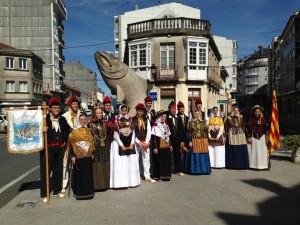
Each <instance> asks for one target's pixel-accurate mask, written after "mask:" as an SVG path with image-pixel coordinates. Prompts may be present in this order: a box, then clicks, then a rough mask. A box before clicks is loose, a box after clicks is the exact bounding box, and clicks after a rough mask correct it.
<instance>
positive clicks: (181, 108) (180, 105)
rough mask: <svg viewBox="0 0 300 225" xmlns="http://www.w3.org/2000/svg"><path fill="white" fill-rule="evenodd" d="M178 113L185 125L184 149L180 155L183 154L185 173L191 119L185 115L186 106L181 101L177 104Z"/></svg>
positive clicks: (182, 160)
mask: <svg viewBox="0 0 300 225" xmlns="http://www.w3.org/2000/svg"><path fill="white" fill-rule="evenodd" d="M177 112H178V113H177V116H178V117H179V118H181V121H182V125H183V137H184V147H182V148H180V153H181V162H182V171H185V154H186V152H187V151H188V146H189V142H188V139H187V135H188V124H189V117H188V116H186V115H185V114H184V104H183V103H182V102H181V101H179V102H178V103H177Z"/></svg>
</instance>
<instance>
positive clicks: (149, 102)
mask: <svg viewBox="0 0 300 225" xmlns="http://www.w3.org/2000/svg"><path fill="white" fill-rule="evenodd" d="M144 102H145V107H146V117H147V119H148V120H149V122H150V125H151V127H152V126H153V124H154V117H155V110H154V109H152V102H153V99H152V98H151V97H150V96H147V97H146V98H145V99H144ZM149 149H150V174H151V175H153V167H152V166H153V147H152V142H150V146H149Z"/></svg>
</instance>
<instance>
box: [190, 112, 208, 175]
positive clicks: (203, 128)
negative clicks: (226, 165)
mask: <svg viewBox="0 0 300 225" xmlns="http://www.w3.org/2000/svg"><path fill="white" fill-rule="evenodd" d="M188 130H189V137H188V138H189V151H188V152H187V153H186V159H185V160H186V166H185V169H186V171H185V172H186V173H189V174H210V173H211V167H210V161H209V154H208V140H207V138H208V130H207V125H206V121H205V119H204V118H203V117H202V113H201V111H199V110H195V112H194V118H193V119H192V120H191V121H190V122H189V125H188Z"/></svg>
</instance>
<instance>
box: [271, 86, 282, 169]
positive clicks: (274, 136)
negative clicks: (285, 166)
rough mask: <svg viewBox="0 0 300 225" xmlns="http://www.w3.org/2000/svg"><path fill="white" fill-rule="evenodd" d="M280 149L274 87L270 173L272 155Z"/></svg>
mask: <svg viewBox="0 0 300 225" xmlns="http://www.w3.org/2000/svg"><path fill="white" fill-rule="evenodd" d="M278 148H280V130H279V118H278V108H277V98H276V91H275V87H274V88H273V94H272V118H271V124H270V131H269V141H268V153H269V163H268V164H269V165H268V171H270V168H271V153H272V152H273V151H275V150H276V149H278Z"/></svg>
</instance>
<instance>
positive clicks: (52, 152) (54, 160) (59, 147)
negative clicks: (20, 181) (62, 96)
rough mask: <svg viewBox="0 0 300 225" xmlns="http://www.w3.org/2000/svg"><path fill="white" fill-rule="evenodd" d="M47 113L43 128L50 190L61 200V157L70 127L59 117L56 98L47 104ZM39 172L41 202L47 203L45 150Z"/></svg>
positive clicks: (42, 153) (42, 152) (41, 154)
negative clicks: (45, 136) (46, 141)
mask: <svg viewBox="0 0 300 225" xmlns="http://www.w3.org/2000/svg"><path fill="white" fill-rule="evenodd" d="M48 106H49V113H48V114H47V116H46V126H45V127H44V128H43V131H44V132H47V139H48V157H49V159H48V160H49V175H48V176H49V177H50V173H51V171H52V181H53V182H52V184H53V185H52V186H53V187H52V190H53V194H54V195H55V196H57V197H60V198H63V197H64V194H63V193H61V190H62V178H63V157H64V147H65V145H66V143H67V139H68V135H69V132H70V126H69V125H68V123H67V121H66V119H65V118H64V117H63V116H59V112H60V102H59V99H58V98H52V99H50V101H49V102H48ZM40 171H41V198H42V202H47V198H46V195H47V193H46V154H45V150H42V151H40Z"/></svg>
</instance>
